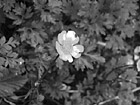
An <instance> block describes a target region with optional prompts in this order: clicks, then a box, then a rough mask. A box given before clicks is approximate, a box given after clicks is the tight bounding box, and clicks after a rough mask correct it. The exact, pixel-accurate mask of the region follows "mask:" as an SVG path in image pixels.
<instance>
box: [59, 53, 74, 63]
mask: <svg viewBox="0 0 140 105" xmlns="http://www.w3.org/2000/svg"><path fill="white" fill-rule="evenodd" d="M59 57H60V59H62V60H64V61H67V60H68V61H69V62H70V63H71V62H73V58H72V56H71V55H60V56H59Z"/></svg>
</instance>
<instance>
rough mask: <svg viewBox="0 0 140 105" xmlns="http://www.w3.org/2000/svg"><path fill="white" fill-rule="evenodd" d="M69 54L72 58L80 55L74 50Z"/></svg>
mask: <svg viewBox="0 0 140 105" xmlns="http://www.w3.org/2000/svg"><path fill="white" fill-rule="evenodd" d="M71 55H72V56H73V57H74V58H79V57H80V56H81V54H80V53H79V52H75V51H73V52H72V53H71Z"/></svg>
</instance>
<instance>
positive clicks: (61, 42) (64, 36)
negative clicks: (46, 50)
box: [58, 31, 66, 44]
mask: <svg viewBox="0 0 140 105" xmlns="http://www.w3.org/2000/svg"><path fill="white" fill-rule="evenodd" d="M64 40H66V31H62V32H61V33H59V34H58V42H59V43H60V44H63V41H64Z"/></svg>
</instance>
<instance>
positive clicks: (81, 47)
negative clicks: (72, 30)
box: [73, 45, 84, 52]
mask: <svg viewBox="0 0 140 105" xmlns="http://www.w3.org/2000/svg"><path fill="white" fill-rule="evenodd" d="M73 50H74V51H75V52H83V51H84V46H82V45H75V46H73Z"/></svg>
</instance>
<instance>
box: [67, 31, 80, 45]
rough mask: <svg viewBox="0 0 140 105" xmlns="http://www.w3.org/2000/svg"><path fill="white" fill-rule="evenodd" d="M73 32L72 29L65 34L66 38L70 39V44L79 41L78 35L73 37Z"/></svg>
mask: <svg viewBox="0 0 140 105" xmlns="http://www.w3.org/2000/svg"><path fill="white" fill-rule="evenodd" d="M75 34H76V33H75V32H74V31H68V33H67V34H66V38H67V40H71V43H72V45H74V44H77V43H78V42H79V37H75Z"/></svg>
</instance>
